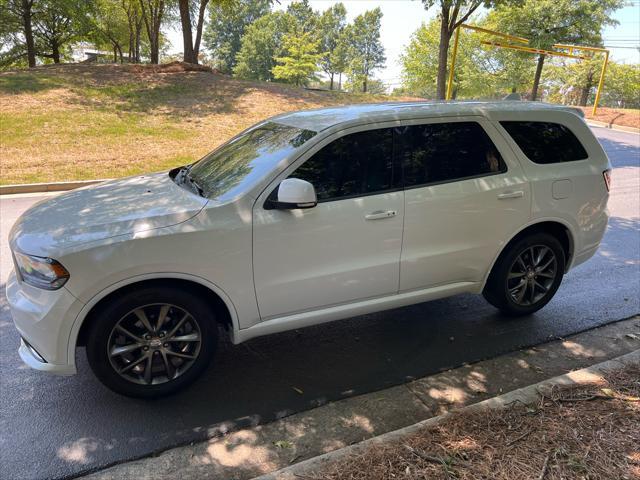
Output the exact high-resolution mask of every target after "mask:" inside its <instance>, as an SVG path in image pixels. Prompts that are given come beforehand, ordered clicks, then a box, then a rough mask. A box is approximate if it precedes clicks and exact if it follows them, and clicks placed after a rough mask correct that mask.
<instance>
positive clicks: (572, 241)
mask: <svg viewBox="0 0 640 480" xmlns="http://www.w3.org/2000/svg"><path fill="white" fill-rule="evenodd" d="M544 222H555V223H559V224H561V225H563V226H564V227H565V228H566V229H567V230H568V231H569V243H570V244H571V246H572V247H573V251H574V253H575V251H576V246H575V238H576V235H575V227H574V226H573V225H571V224H570V223H569V222H568V221H567V220H565V219H564V218H559V217H540V218H535V219H533V220H531V221H529V222H527V223H525V224H523V225H521V226H520V228H519V229H518V230H516V231H515V232H514V233H513V234H512V235H511V236H510V237H509V239H508V240H506V241H505V242H504V243H502V245H500V249H499V250H498V252H497V253H496V255H495V256H494V257H493V260H492V261H491V266H490V267H489V269H488V270H487V272H486V273H485V275H484V279H483V280H482V283H481V287H480V290H479V292H482V291H483V290H484V287H485V285H486V283H487V280H488V279H489V274H490V273H491V271H492V270H493V267H494V265H495V263H496V262H497V261H498V258H499V257H500V255H502V252H503V251H504V247H506V246H507V245H508V244H509V243H510V242H511V240H513V239H514V238H515V237H517V236H518V235H519V234H520V233H521V232H523V231H524V230H526V229H527V228H529V227H533V226H534V225H537V224H538V223H544ZM574 258H575V255H573V257H572V259H571V264H573V259H574ZM571 264H569V266H568V267H566V271H569V270H570V269H571Z"/></svg>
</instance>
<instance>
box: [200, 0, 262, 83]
mask: <svg viewBox="0 0 640 480" xmlns="http://www.w3.org/2000/svg"><path fill="white" fill-rule="evenodd" d="M270 5H271V0H245V1H242V2H223V3H221V2H214V3H213V4H212V5H211V7H210V9H209V23H208V25H207V27H206V30H205V34H204V42H205V46H206V47H207V48H208V49H209V50H211V51H212V53H213V64H214V67H215V68H217V69H218V70H220V71H221V72H224V73H231V72H232V71H233V68H234V67H235V65H236V56H237V55H238V52H239V51H240V48H241V46H242V37H243V35H244V33H245V31H246V29H247V27H249V26H250V25H252V24H253V23H254V22H255V21H256V20H258V19H259V18H260V17H262V16H263V15H265V14H267V13H268V12H269V7H270Z"/></svg>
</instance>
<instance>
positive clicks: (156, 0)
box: [140, 0, 167, 64]
mask: <svg viewBox="0 0 640 480" xmlns="http://www.w3.org/2000/svg"><path fill="white" fill-rule="evenodd" d="M166 8H167V5H166V3H165V0H140V9H141V12H142V20H143V21H144V26H145V29H146V31H147V38H148V39H149V57H150V59H151V63H155V64H158V62H159V60H160V27H161V26H162V22H163V21H164V17H165V14H166Z"/></svg>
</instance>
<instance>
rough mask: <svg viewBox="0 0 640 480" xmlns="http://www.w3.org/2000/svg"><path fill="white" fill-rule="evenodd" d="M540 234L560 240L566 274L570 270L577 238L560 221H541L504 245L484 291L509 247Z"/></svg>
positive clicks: (521, 230) (484, 283) (490, 269)
mask: <svg viewBox="0 0 640 480" xmlns="http://www.w3.org/2000/svg"><path fill="white" fill-rule="evenodd" d="M538 232H544V233H549V234H551V235H553V236H554V237H556V238H557V239H558V241H559V242H560V244H561V245H562V249H563V250H564V254H565V273H566V272H567V271H568V270H569V268H570V267H571V263H572V261H573V255H574V253H575V238H574V235H573V233H572V229H571V227H570V225H569V224H567V223H566V222H564V221H563V220H560V219H540V220H537V221H536V222H534V223H530V224H528V225H525V226H524V227H522V228H521V229H520V230H518V231H517V232H516V233H514V234H513V235H512V237H511V238H510V239H509V241H507V242H506V243H505V244H504V246H503V247H502V248H501V249H500V251H499V252H498V254H497V255H496V257H495V258H494V259H493V262H492V263H491V268H489V270H488V271H487V274H486V275H485V278H484V282H483V284H482V288H483V289H484V287H485V285H486V284H487V280H488V279H489V276H490V275H491V272H493V269H494V268H495V266H496V264H497V263H498V260H499V259H500V257H502V255H504V253H505V252H506V251H507V250H508V249H509V247H510V246H511V245H513V244H514V243H515V242H517V241H519V240H520V239H521V238H523V237H525V236H527V235H531V234H533V233H538Z"/></svg>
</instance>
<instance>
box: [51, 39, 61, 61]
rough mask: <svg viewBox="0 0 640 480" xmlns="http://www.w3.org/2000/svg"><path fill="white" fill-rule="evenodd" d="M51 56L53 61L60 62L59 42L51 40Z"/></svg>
mask: <svg viewBox="0 0 640 480" xmlns="http://www.w3.org/2000/svg"><path fill="white" fill-rule="evenodd" d="M51 58H53V63H60V45H58V42H51Z"/></svg>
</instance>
